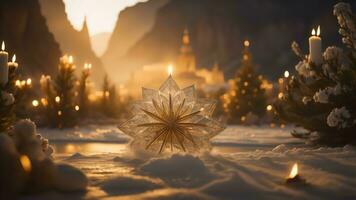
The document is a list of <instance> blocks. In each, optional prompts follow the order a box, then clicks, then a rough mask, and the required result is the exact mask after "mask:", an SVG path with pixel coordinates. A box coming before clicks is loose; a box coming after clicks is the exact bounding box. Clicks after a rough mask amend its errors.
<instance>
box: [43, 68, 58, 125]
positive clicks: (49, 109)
mask: <svg viewBox="0 0 356 200" xmlns="http://www.w3.org/2000/svg"><path fill="white" fill-rule="evenodd" d="M40 85H41V90H42V93H43V94H44V97H43V98H42V99H41V103H42V105H43V110H42V111H43V119H42V121H41V122H42V123H43V124H45V125H48V126H51V127H57V126H58V124H59V119H58V109H57V107H58V105H57V102H56V91H55V90H54V88H53V81H52V79H51V77H50V76H48V75H47V76H46V75H42V76H41V80H40Z"/></svg>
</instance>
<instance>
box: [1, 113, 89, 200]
mask: <svg viewBox="0 0 356 200" xmlns="http://www.w3.org/2000/svg"><path fill="white" fill-rule="evenodd" d="M52 153H53V149H52V147H51V146H50V145H49V142H48V140H47V139H46V138H43V137H42V136H41V135H40V134H37V133H36V125H35V124H34V123H33V122H32V121H31V120H28V119H25V120H19V121H18V122H16V123H15V124H14V125H13V127H12V129H11V131H9V134H7V133H0V158H1V159H2V160H1V162H0V175H1V179H0V199H14V198H16V196H17V195H18V194H20V193H33V192H39V191H46V190H52V189H57V190H59V191H67V192H68V191H78V190H85V189H86V186H87V184H88V180H87V178H86V176H85V174H84V173H83V172H81V171H80V170H79V169H76V168H75V167H72V166H70V165H64V164H59V165H58V164H55V163H54V162H53V161H52V159H51V155H52Z"/></svg>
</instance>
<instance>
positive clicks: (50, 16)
mask: <svg viewBox="0 0 356 200" xmlns="http://www.w3.org/2000/svg"><path fill="white" fill-rule="evenodd" d="M40 4H41V11H42V13H43V15H44V16H45V18H46V20H47V25H48V27H49V30H50V31H51V32H52V33H53V35H54V37H55V39H56V40H57V41H58V43H59V45H60V48H61V50H62V51H63V53H67V54H70V55H73V56H74V59H75V63H76V65H77V69H82V67H83V64H84V63H85V62H90V63H92V65H93V68H92V80H93V81H94V82H95V83H96V84H97V85H99V84H101V82H102V79H103V77H104V74H105V70H104V67H103V64H102V62H101V60H100V59H99V58H98V57H97V56H96V55H95V53H94V51H93V50H92V47H91V44H90V36H89V31H88V27H87V24H86V21H84V24H83V28H82V30H81V31H77V30H75V29H74V27H73V26H72V25H71V23H70V22H69V20H68V18H67V14H66V12H65V5H64V3H63V0H40ZM77 71H79V70H77ZM99 86H100V85H99Z"/></svg>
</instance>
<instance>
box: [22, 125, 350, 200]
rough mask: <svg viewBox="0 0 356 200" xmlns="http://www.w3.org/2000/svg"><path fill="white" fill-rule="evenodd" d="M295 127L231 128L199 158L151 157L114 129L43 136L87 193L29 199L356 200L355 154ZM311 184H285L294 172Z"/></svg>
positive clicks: (48, 132)
mask: <svg viewBox="0 0 356 200" xmlns="http://www.w3.org/2000/svg"><path fill="white" fill-rule="evenodd" d="M290 131H291V128H288V127H287V128H285V129H280V128H269V127H240V126H229V127H228V128H227V129H226V130H225V131H224V132H223V133H221V134H220V135H218V136H217V137H215V138H214V139H213V141H212V143H213V149H212V150H211V151H210V152H205V153H201V154H198V155H188V154H173V155H167V154H164V155H161V156H157V155H148V154H146V153H145V152H144V151H141V150H132V149H130V148H129V145H128V141H129V138H127V137H126V136H124V135H123V134H122V133H120V132H119V131H118V129H116V127H115V126H101V127H99V126H90V127H85V128H77V129H72V130H62V131H53V130H46V129H40V130H39V131H38V132H39V133H41V134H42V135H43V136H44V137H46V138H48V139H49V140H50V143H51V144H52V145H53V146H54V148H55V153H54V157H55V161H56V162H64V163H68V164H72V165H74V166H76V167H78V168H80V169H81V170H83V172H85V173H86V174H87V176H88V178H89V185H90V186H89V188H88V190H87V192H85V193H57V192H47V193H43V194H38V195H32V196H26V197H24V198H25V199H247V200H248V199H356V171H355V169H356V148H355V147H352V146H345V147H339V148H325V147H320V148H316V147H310V146H307V145H305V144H303V142H302V141H300V140H297V139H294V138H292V137H291V136H290V134H289V132H290ZM295 162H297V163H298V164H299V174H300V176H301V177H303V178H304V179H305V180H306V182H307V184H306V185H287V184H286V183H285V179H286V177H287V176H288V174H289V171H290V169H291V167H292V165H293V164H294V163H295Z"/></svg>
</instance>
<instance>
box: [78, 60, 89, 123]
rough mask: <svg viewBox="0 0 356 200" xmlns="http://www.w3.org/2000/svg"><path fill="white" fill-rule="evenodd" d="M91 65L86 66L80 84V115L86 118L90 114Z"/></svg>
mask: <svg viewBox="0 0 356 200" xmlns="http://www.w3.org/2000/svg"><path fill="white" fill-rule="evenodd" d="M90 69H91V64H84V70H83V71H82V74H81V77H80V82H79V92H78V93H79V94H78V95H79V107H78V108H79V113H80V115H81V116H82V117H83V116H86V115H87V114H88V109H89V107H88V102H89V100H88V95H89V91H88V87H87V85H88V78H89V76H90Z"/></svg>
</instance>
